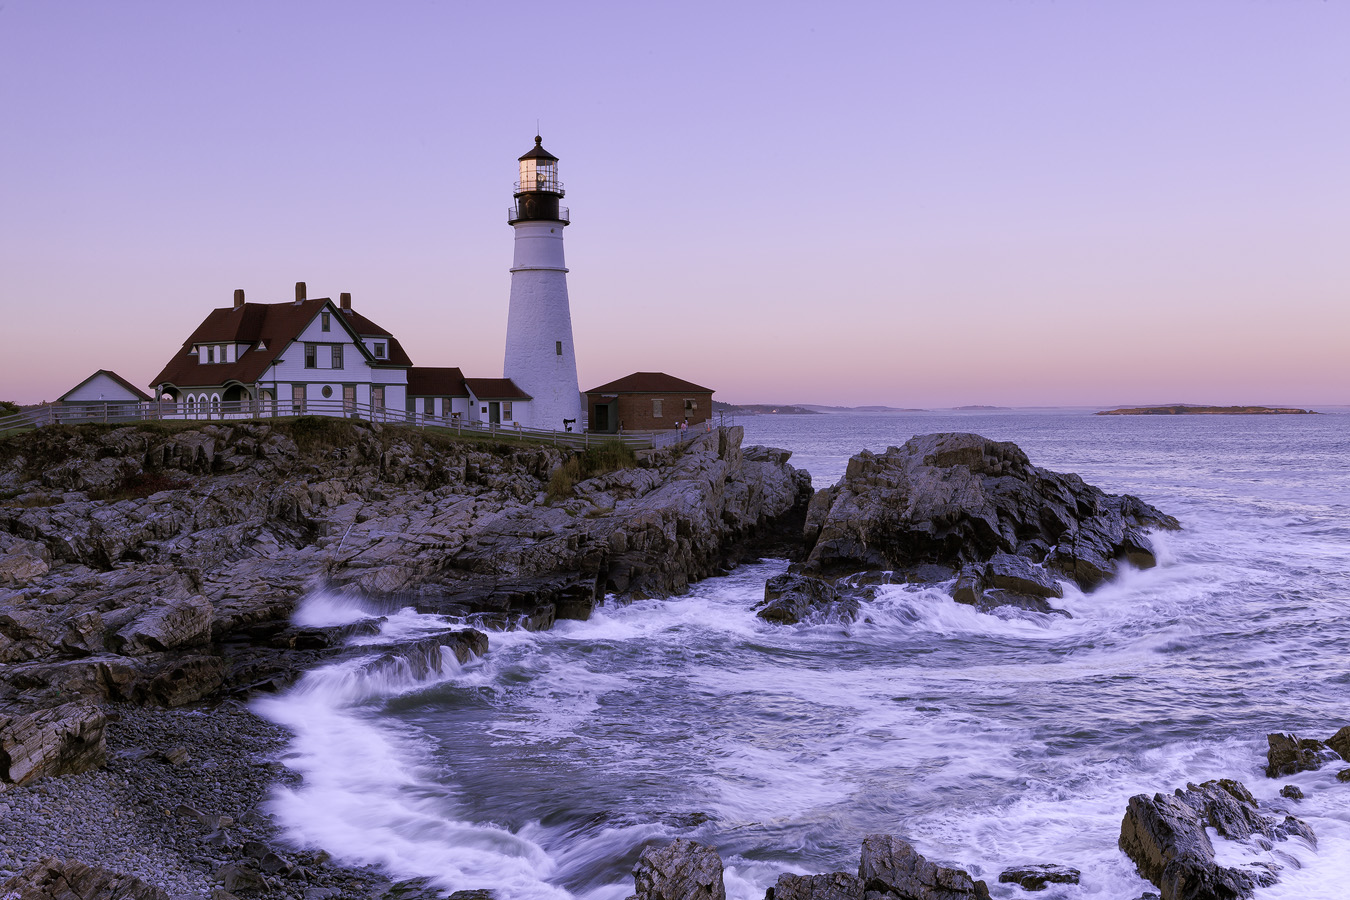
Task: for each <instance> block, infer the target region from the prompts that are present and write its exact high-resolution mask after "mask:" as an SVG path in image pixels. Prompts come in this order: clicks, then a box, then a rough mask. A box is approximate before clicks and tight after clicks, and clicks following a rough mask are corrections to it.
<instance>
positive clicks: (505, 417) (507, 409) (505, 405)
mask: <svg viewBox="0 0 1350 900" xmlns="http://www.w3.org/2000/svg"><path fill="white" fill-rule="evenodd" d="M502 421H503V422H510V421H511V401H510V400H503V401H502Z"/></svg>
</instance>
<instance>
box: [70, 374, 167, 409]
mask: <svg viewBox="0 0 1350 900" xmlns="http://www.w3.org/2000/svg"><path fill="white" fill-rule="evenodd" d="M100 375H107V376H108V377H109V378H111V379H112V380H113V381H115V382H117V383H118V384H120V385H121V386H122V387H124V388H126V389H127V390H128V391H130V392H131V393H133V394H135V395H136V396H137V397H139V398H141V399H142V400H145V401H149V400H150V395H149V394H147V393H146V392H145V391H143V390H141V389H140V388H138V387H136V386H135V385H134V384H132V383H131V382H130V381H127V380H126V379H125V378H123V377H122V376H121V375H118V374H117V373H116V372H113V371H112V370H110V369H99V370H98V371H97V372H95V373H94V374H93V375H90V376H89V377H88V378H86V379H85V380H84V381H81V382H80V383H79V384H77V385H75V386H74V387H73V388H71V389H70V390H68V391H66V392H65V393H64V394H62V395H61V396H60V397H57V398H56V402H57V403H60V402H62V401H63V400H65V399H66V398H67V397H69V396H70V395H71V394H73V393H75V392H76V391H78V390H79V389H80V388H82V387H84V386H85V385H86V384H88V383H89V382H91V381H93V380H94V379H95V378H97V377H98V376H100Z"/></svg>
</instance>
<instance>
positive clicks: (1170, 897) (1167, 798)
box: [1120, 779, 1316, 900]
mask: <svg viewBox="0 0 1350 900" xmlns="http://www.w3.org/2000/svg"><path fill="white" fill-rule="evenodd" d="M1207 828H1213V829H1214V830H1215V832H1216V833H1217V834H1218V835H1219V837H1221V838H1223V839H1225V840H1231V841H1243V842H1246V841H1256V842H1258V843H1259V845H1260V846H1262V847H1269V846H1271V845H1272V844H1273V842H1275V841H1283V840H1287V839H1289V838H1291V837H1298V838H1301V839H1302V840H1304V841H1306V842H1307V843H1309V844H1310V845H1313V846H1316V837H1315V836H1314V835H1313V832H1312V829H1311V828H1309V827H1308V825H1307V824H1306V823H1305V822H1303V821H1302V820H1300V819H1297V818H1295V817H1293V816H1285V817H1283V819H1279V818H1276V817H1274V816H1269V815H1266V814H1265V813H1262V812H1260V811H1259V809H1258V806H1257V803H1256V800H1255V799H1253V798H1252V795H1251V794H1250V793H1249V792H1248V791H1247V789H1246V788H1245V787H1244V786H1243V785H1242V784H1241V783H1239V782H1236V781H1231V780H1228V779H1221V780H1219V781H1207V782H1205V783H1204V784H1201V785H1198V786H1197V785H1193V784H1192V785H1187V787H1186V789H1185V790H1181V789H1178V790H1177V791H1176V792H1175V793H1173V794H1170V795H1169V794H1154V795H1153V796H1152V797H1149V796H1148V795H1146V794H1138V795H1136V796H1134V797H1131V798H1130V802H1129V807H1128V808H1127V810H1126V812H1125V818H1124V820H1123V821H1122V823H1121V829H1120V849H1121V850H1122V851H1124V853H1125V855H1126V856H1128V857H1129V858H1130V860H1131V861H1132V862H1133V863H1134V864H1135V866H1136V867H1137V869H1138V870H1139V874H1140V875H1141V876H1142V877H1143V878H1145V879H1146V880H1148V881H1151V882H1152V883H1153V884H1154V885H1155V886H1157V888H1158V889H1159V892H1160V896H1161V898H1162V900H1233V898H1239V897H1251V896H1252V895H1253V893H1254V892H1255V890H1256V889H1257V888H1258V887H1269V886H1270V885H1272V884H1274V883H1275V882H1276V881H1277V880H1278V878H1279V876H1278V870H1279V867H1278V866H1277V865H1274V864H1271V863H1255V864H1253V865H1251V866H1244V867H1241V868H1238V867H1232V866H1224V865H1220V864H1219V863H1218V862H1217V861H1216V858H1215V849H1214V844H1213V842H1212V841H1211V839H1210V836H1209V834H1208V832H1207V831H1206V829H1207Z"/></svg>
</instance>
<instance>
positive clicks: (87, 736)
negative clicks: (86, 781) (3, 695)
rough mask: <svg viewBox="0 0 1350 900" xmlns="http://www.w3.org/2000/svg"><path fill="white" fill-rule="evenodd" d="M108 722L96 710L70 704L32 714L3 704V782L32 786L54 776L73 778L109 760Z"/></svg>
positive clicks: (0, 769) (0, 767)
mask: <svg viewBox="0 0 1350 900" xmlns="http://www.w3.org/2000/svg"><path fill="white" fill-rule="evenodd" d="M105 723H106V719H105V717H104V715H103V713H102V712H101V711H100V710H99V709H97V708H96V707H94V706H90V705H88V704H85V703H66V704H63V705H61V706H56V707H52V708H46V709H43V708H38V709H33V708H32V707H31V706H28V705H26V704H23V703H18V702H13V703H9V704H3V705H0V781H3V782H11V783H13V784H21V785H22V784H30V783H32V782H34V781H36V780H37V779H39V778H43V777H47V776H51V775H74V774H78V773H80V772H85V771H88V770H89V769H93V768H97V767H99V766H102V765H103V763H104V761H105V760H106V758H107V746H106V744H105V743H104V738H103V729H104V725H105Z"/></svg>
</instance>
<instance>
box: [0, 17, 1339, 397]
mask: <svg viewBox="0 0 1350 900" xmlns="http://www.w3.org/2000/svg"><path fill="white" fill-rule="evenodd" d="M768 10H772V14H771V15H770V14H766V13H767V11H768ZM522 19H524V20H528V21H540V22H544V23H547V27H546V28H544V29H542V32H541V33H539V34H535V33H530V34H528V35H526V34H525V33H523V32H522V31H521V29H520V27H519V23H520V22H521V21H522ZM527 38H528V39H527ZM1347 39H1350V7H1346V6H1345V5H1343V4H1330V3H1316V4H1314V3H1307V4H1301V3H1281V4H1274V3H1257V2H1237V3H1233V2H1226V0H1205V2H1201V0H1196V2H1183V3H1171V2H1161V0H1157V2H1140V3H1129V4H1125V3H1118V4H1091V5H1086V4H1083V5H1070V4H1052V3H1009V2H1001V0H1000V2H994V0H987V2H974V0H956V2H950V3H942V4H933V3H920V2H902V3H898V4H876V5H866V4H864V5H858V6H848V7H844V8H842V9H840V10H831V11H830V12H829V13H824V12H822V11H821V10H820V8H817V7H814V6H810V5H794V4H783V3H775V4H773V5H772V7H770V6H767V5H766V6H764V7H763V8H760V7H759V6H758V5H757V4H748V5H745V6H737V5H727V4H692V5H691V4H682V5H681V6H680V7H678V8H675V7H665V6H661V5H624V4H612V5H611V4H580V5H573V6H558V5H555V4H530V3H526V4H523V5H522V4H512V5H493V6H487V5H484V6H472V5H468V4H462V5H460V4H456V5H451V4H398V5H393V6H384V5H382V6H378V7H377V6H373V5H372V6H365V5H355V4H317V3H314V4H306V3H296V4H251V3H244V4H229V5H210V6H207V5H201V4H190V5H178V4H165V3H142V4H95V3H92V2H87V3H68V4H59V5H58V4H38V3H11V4H6V5H5V6H4V7H0V121H3V122H4V123H5V126H4V128H5V135H6V140H4V141H0V171H3V172H4V173H5V177H4V178H3V179H0V313H3V322H4V327H3V330H4V334H5V337H6V340H5V351H6V352H5V354H4V357H3V360H2V361H0V399H11V400H17V401H19V402H25V403H28V402H37V401H41V400H50V399H54V398H55V397H56V396H59V395H60V394H61V393H63V392H64V391H66V390H67V389H69V388H70V387H72V386H74V385H75V384H76V383H78V382H79V381H81V380H82V379H84V378H85V377H86V376H88V375H89V374H90V373H91V372H93V371H94V370H96V369H99V368H107V369H112V370H115V371H117V372H119V373H120V374H122V375H123V376H125V377H127V378H128V379H129V380H131V381H132V382H134V383H136V384H141V385H144V384H145V383H146V382H148V381H149V380H150V379H151V378H152V377H153V376H154V375H155V374H156V373H157V372H158V371H159V369H160V368H161V366H162V365H163V364H164V362H165V361H166V360H167V359H168V357H169V356H170V355H171V354H172V353H173V352H175V351H176V350H177V348H178V347H179V345H180V344H181V343H182V341H183V340H184V339H185V338H186V337H187V335H188V334H189V333H190V332H191V330H192V329H193V328H194V327H195V326H196V325H197V324H198V323H199V322H200V321H201V319H202V318H203V317H204V316H205V314H206V312H207V311H208V310H209V309H211V308H212V307H216V306H226V305H228V304H229V303H230V301H231V295H232V292H233V290H234V289H235V288H239V287H242V288H244V289H245V290H246V291H247V293H248V298H249V299H250V300H254V301H281V300H285V299H288V297H289V295H290V292H291V289H292V285H293V283H294V282H295V281H299V280H304V281H306V282H308V284H309V289H310V295H311V296H325V295H327V296H333V297H336V296H337V294H338V293H339V292H341V291H351V292H352V293H353V295H354V300H355V304H356V306H357V308H358V309H359V310H360V311H361V312H363V313H365V314H366V315H367V316H369V317H370V318H372V319H374V320H375V321H377V322H379V323H380V324H382V325H384V326H386V327H388V328H389V329H391V330H392V331H393V332H394V333H395V334H396V335H398V336H399V337H400V339H401V340H402V341H403V343H404V344H405V346H406V348H407V349H408V351H409V353H410V355H411V356H412V358H413V360H414V361H415V362H417V363H419V364H422V365H457V366H460V367H461V368H463V369H464V370H465V372H466V373H468V374H471V375H481V376H495V375H499V374H500V372H501V366H502V348H503V342H504V334H505V326H506V305H507V295H508V286H509V275H508V272H507V270H508V268H509V265H510V259H511V239H512V234H511V229H510V228H509V227H508V226H507V225H506V223H505V210H506V207H507V206H508V205H509V203H510V202H511V185H512V182H513V181H514V180H515V177H516V172H515V165H516V162H515V160H516V157H517V156H519V155H520V154H521V153H522V152H524V151H525V150H526V149H528V147H529V146H530V144H531V142H532V139H533V135H534V133H535V120H536V118H538V119H539V120H540V121H541V128H542V133H543V135H544V138H545V146H546V147H548V148H549V149H550V150H551V151H552V152H554V153H555V154H557V155H558V156H559V157H560V158H561V163H560V177H561V178H562V180H563V181H564V182H565V183H566V185H567V190H568V197H567V200H566V201H565V202H566V203H567V204H568V205H569V206H570V207H571V209H572V218H573V225H572V226H571V227H570V228H569V229H568V232H567V255H568V263H569V265H570V267H571V270H572V272H571V275H570V276H569V287H570V292H571V296H572V314H573V326H574V330H575V334H576V344H577V352H578V358H579V365H580V377H581V381H582V387H583V388H585V387H590V386H592V385H594V384H599V383H602V382H604V381H608V380H611V379H613V378H616V377H619V376H621V375H624V374H627V373H629V372H632V371H636V370H664V371H667V372H670V373H671V374H674V375H678V376H680V377H683V378H686V379H689V380H691V381H695V382H698V383H701V384H705V385H708V386H710V387H713V388H715V389H716V390H717V398H718V399H723V400H728V401H732V402H744V403H755V402H771V403H829V404H840V405H870V404H876V405H890V406H897V407H942V406H956V405H965V404H991V405H1006V406H1014V405H1085V406H1093V405H1098V406H1107V405H1122V404H1143V403H1170V402H1192V403H1214V404H1239V403H1240V404H1268V405H1291V406H1316V405H1334V404H1347V403H1350V311H1348V310H1350V304H1347V300H1348V299H1350V252H1347V251H1346V248H1347V247H1350V166H1347V165H1346V160H1347V159H1350V121H1348V120H1347V119H1346V117H1345V115H1344V110H1346V109H1350V56H1348V55H1347V54H1346V53H1345V52H1344V49H1345V46H1346V42H1347Z"/></svg>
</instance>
